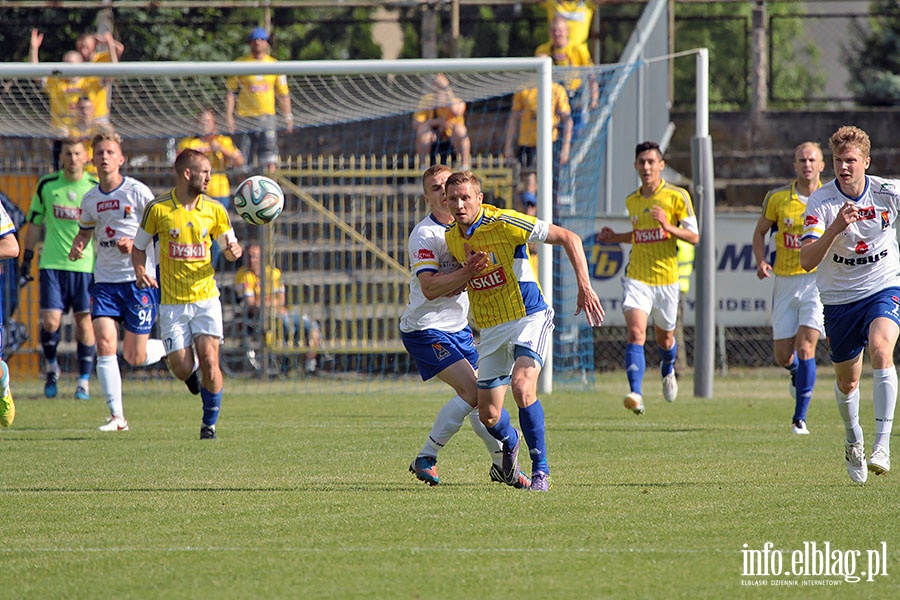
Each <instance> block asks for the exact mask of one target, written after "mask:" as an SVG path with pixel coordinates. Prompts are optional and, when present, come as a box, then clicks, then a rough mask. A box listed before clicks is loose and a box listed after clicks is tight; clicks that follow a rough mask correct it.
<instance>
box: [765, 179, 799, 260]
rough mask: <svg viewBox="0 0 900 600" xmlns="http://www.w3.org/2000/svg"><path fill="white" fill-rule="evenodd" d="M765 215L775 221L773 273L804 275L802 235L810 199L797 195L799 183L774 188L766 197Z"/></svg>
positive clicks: (794, 182)
mask: <svg viewBox="0 0 900 600" xmlns="http://www.w3.org/2000/svg"><path fill="white" fill-rule="evenodd" d="M763 215H765V217H766V218H767V219H768V220H770V221H772V222H774V223H775V231H774V233H773V234H772V235H773V237H774V238H775V264H774V265H773V266H772V272H773V273H775V274H776V275H779V276H781V277H784V276H790V275H802V274H804V273H806V270H805V269H804V268H803V267H801V266H800V237H801V236H802V235H803V217H804V216H805V215H806V200H805V199H803V198H800V196H799V194H797V182H796V181H793V182H792V183H790V184H787V185H783V186H781V187H779V188H775V189H774V190H770V191H769V193H768V194H766V199H765V200H763Z"/></svg>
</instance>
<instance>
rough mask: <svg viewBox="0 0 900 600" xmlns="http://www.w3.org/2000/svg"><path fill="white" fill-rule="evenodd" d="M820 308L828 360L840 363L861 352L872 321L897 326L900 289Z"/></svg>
mask: <svg viewBox="0 0 900 600" xmlns="http://www.w3.org/2000/svg"><path fill="white" fill-rule="evenodd" d="M824 309H825V311H824V312H825V334H826V335H827V336H828V343H829V345H830V346H831V360H832V362H836V363H839V362H844V361H847V360H850V359H852V358H856V357H857V356H859V353H860V352H862V351H863V348H865V346H866V344H867V343H868V342H869V325H871V324H872V321H874V320H875V319H877V318H880V317H885V318H888V319H890V320H892V321H894V322H895V323H897V325H900V288H898V287H890V288H886V289H883V290H881V291H879V292H875V293H874V294H872V295H871V296H869V297H868V298H863V299H862V300H857V301H856V302H851V303H850V304H831V305H829V304H826V305H825V307H824Z"/></svg>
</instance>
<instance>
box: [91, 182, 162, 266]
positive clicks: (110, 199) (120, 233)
mask: <svg viewBox="0 0 900 600" xmlns="http://www.w3.org/2000/svg"><path fill="white" fill-rule="evenodd" d="M154 197H155V196H154V194H153V192H151V191H150V188H148V187H147V186H146V185H144V184H143V183H141V182H140V181H138V180H137V179H134V178H133V177H125V179H124V180H123V181H122V183H121V185H119V187H117V188H116V189H114V190H112V191H111V192H109V193H105V192H103V191H102V190H101V189H100V186H99V185H98V186H96V187H94V188H93V189H91V190H90V191H89V192H87V193H86V194H85V195H84V198H83V199H82V201H81V218H80V220H79V225H80V226H81V228H82V229H93V230H94V239H95V240H96V242H97V263H96V264H95V265H94V281H96V282H98V283H123V282H127V281H134V280H135V276H134V267H133V266H132V264H131V255H130V254H123V253H121V252H119V248H118V247H117V246H116V241H117V240H118V239H119V238H131V239H134V236H135V234H136V233H137V230H138V229H139V228H140V225H141V218H142V217H143V216H144V209H145V208H146V207H147V206H148V205H149V204H150V203H151V202H153V199H154ZM155 257H156V253H155V252H154V251H153V248H148V250H147V272H148V273H153V272H155V270H156V258H155Z"/></svg>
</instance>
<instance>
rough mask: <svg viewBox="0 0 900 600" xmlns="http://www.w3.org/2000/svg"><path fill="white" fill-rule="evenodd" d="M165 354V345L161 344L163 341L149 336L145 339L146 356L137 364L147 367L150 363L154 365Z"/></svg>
mask: <svg viewBox="0 0 900 600" xmlns="http://www.w3.org/2000/svg"><path fill="white" fill-rule="evenodd" d="M165 355H166V346H165V345H164V344H163V341H162V340H156V339H153V338H150V339H149V340H147V358H145V359H144V362H142V363H141V364H140V365H138V366H140V367H149V366H150V365H155V364H156V363H158V362H159V361H161V360H162V359H163V357H164V356H165Z"/></svg>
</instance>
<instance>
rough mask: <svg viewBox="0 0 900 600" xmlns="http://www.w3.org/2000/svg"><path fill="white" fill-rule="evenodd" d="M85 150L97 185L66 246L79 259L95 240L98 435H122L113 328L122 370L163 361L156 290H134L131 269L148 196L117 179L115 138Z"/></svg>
mask: <svg viewBox="0 0 900 600" xmlns="http://www.w3.org/2000/svg"><path fill="white" fill-rule="evenodd" d="M91 144H92V146H93V148H94V165H95V166H96V167H97V174H98V176H99V178H100V183H99V184H97V187H95V188H94V189H92V190H90V191H89V192H87V193H86V194H85V195H84V199H83V200H82V201H81V218H80V220H79V226H80V227H81V231H80V232H79V233H78V235H77V236H75V240H74V241H73V242H72V248H71V250H70V251H69V259H70V260H73V261H77V260H79V259H81V257H82V256H83V255H84V252H85V249H86V248H87V246H88V245H89V244H90V243H91V240H92V238H93V239H96V253H97V262H96V265H95V267H94V286H93V289H92V290H91V300H92V302H91V322H92V323H93V326H94V337H95V338H96V340H97V378H98V379H99V380H100V389H101V390H102V392H103V397H104V399H105V400H106V406H107V408H108V409H109V416H108V417H107V419H106V422H105V423H103V425H101V426H100V427H99V430H100V431H128V421H127V420H126V419H125V413H124V409H123V406H122V375H121V373H120V372H119V360H118V357H117V351H118V345H119V330H118V328H117V327H116V322H121V323H123V325H124V328H125V335H124V347H123V355H124V356H125V360H126V361H127V362H128V364H130V365H136V366H148V365H152V364H154V363H157V362H159V361H160V360H162V358H163V356H165V348H164V347H163V343H162V341H161V340H158V339H152V340H151V339H149V338H150V330H151V328H152V327H153V323H154V321H156V312H157V306H158V305H159V290H156V289H152V288H150V289H139V288H138V287H137V285H136V284H135V275H134V268H133V267H132V264H131V249H132V246H133V245H134V236H135V233H137V229H138V226H139V225H140V222H141V217H143V215H144V210H145V209H146V207H147V206H148V205H149V204H150V203H151V202H153V192H151V191H150V188H148V187H147V186H146V185H144V184H143V183H141V182H140V181H138V180H137V179H134V178H133V177H126V176H124V175H122V173H121V171H120V169H121V168H122V165H123V164H124V163H125V156H124V155H123V154H122V141H121V138H120V137H119V136H118V134H115V133H101V134H98V135H96V136H94V139H93V140H92V141H91ZM146 268H147V269H148V270H150V271H153V270H154V269H155V268H156V256H155V252H154V253H152V254H151V255H150V256H148V257H147V262H146Z"/></svg>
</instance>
